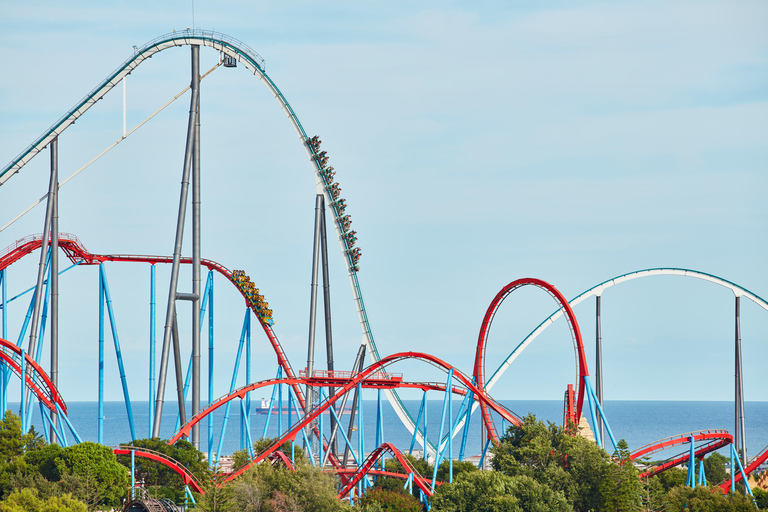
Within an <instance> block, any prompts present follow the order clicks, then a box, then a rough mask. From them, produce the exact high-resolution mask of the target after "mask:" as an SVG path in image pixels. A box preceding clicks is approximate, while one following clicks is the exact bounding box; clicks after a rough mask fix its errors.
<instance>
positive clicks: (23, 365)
mask: <svg viewBox="0 0 768 512" xmlns="http://www.w3.org/2000/svg"><path fill="white" fill-rule="evenodd" d="M20 366H21V410H20V411H19V417H20V418H21V432H22V433H25V432H26V431H27V428H26V423H27V415H26V410H25V409H24V408H25V407H26V406H27V400H26V399H25V397H24V392H25V391H26V390H27V361H26V359H24V349H21V364H20Z"/></svg>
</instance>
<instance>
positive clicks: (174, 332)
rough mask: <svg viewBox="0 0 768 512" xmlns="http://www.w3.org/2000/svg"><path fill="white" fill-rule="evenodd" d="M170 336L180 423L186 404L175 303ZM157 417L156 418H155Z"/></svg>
mask: <svg viewBox="0 0 768 512" xmlns="http://www.w3.org/2000/svg"><path fill="white" fill-rule="evenodd" d="M171 338H172V339H173V362H174V367H175V368H176V400H177V401H178V402H179V417H180V418H181V424H182V425H183V424H184V423H186V422H187V412H186V408H187V404H186V401H185V400H184V382H182V376H181V375H182V373H181V347H180V346H179V324H178V322H177V320H176V305H175V304H174V305H173V320H172V324H171ZM155 419H157V418H155ZM155 437H157V436H155Z"/></svg>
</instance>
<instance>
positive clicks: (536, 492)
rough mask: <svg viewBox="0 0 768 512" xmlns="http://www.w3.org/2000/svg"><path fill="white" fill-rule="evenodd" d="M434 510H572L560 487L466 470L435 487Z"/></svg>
mask: <svg viewBox="0 0 768 512" xmlns="http://www.w3.org/2000/svg"><path fill="white" fill-rule="evenodd" d="M432 509H433V510H434V511H435V512H506V511H511V512H548V511H554V512H560V511H562V512H566V511H571V510H573V509H572V508H571V506H570V504H569V503H568V501H567V500H566V498H565V496H564V495H563V493H562V492H560V491H553V490H552V489H551V488H549V487H548V486H546V485H544V484H541V483H539V482H537V481H536V480H534V479H533V478H531V477H529V476H527V475H516V476H507V475H504V474H502V473H500V472H498V471H474V472H465V473H462V474H461V475H459V476H458V478H456V479H455V480H454V482H453V484H443V485H441V486H440V487H438V489H437V492H436V493H435V494H434V496H433V498H432Z"/></svg>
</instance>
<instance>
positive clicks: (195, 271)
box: [190, 45, 250, 450]
mask: <svg viewBox="0 0 768 512" xmlns="http://www.w3.org/2000/svg"><path fill="white" fill-rule="evenodd" d="M192 87H194V88H195V89H197V104H196V105H195V130H194V131H195V138H194V147H193V150H192V295H194V296H195V299H194V300H193V301H192V416H194V415H196V414H197V413H199V412H200V301H201V300H202V297H201V294H200V47H199V46H197V45H193V46H192ZM249 382H250V381H249ZM248 412H249V413H250V409H248ZM190 436H191V437H192V444H193V445H194V447H195V448H197V449H198V450H199V449H200V424H199V423H198V424H195V426H193V427H192V431H191V432H190Z"/></svg>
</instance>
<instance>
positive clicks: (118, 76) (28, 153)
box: [0, 29, 434, 451]
mask: <svg viewBox="0 0 768 512" xmlns="http://www.w3.org/2000/svg"><path fill="white" fill-rule="evenodd" d="M182 46H207V47H210V48H213V49H214V50H216V51H219V52H221V53H222V54H224V55H226V56H228V57H230V58H232V59H234V60H235V61H237V62H240V63H241V64H242V65H243V67H245V68H246V69H248V70H249V71H251V72H252V73H253V74H254V75H255V76H256V77H258V78H259V80H260V81H261V82H262V83H263V84H264V85H265V86H266V87H267V89H268V90H269V91H270V93H271V94H272V95H273V96H274V98H275V99H276V100H277V102H278V104H279V105H280V108H281V109H282V110H283V112H285V114H286V116H287V117H288V119H289V121H290V123H291V125H292V126H293V128H294V130H295V131H296V134H297V135H298V137H299V139H300V140H301V143H302V146H303V147H304V150H305V152H306V154H307V157H308V158H309V160H310V163H311V165H312V168H313V171H314V175H315V185H316V189H317V192H318V193H322V194H323V195H324V196H325V202H326V204H331V203H332V202H333V197H332V196H331V194H330V192H329V190H328V188H326V187H325V186H324V185H323V183H324V181H323V176H322V171H323V169H322V165H321V163H320V162H319V161H318V160H317V158H316V157H315V153H314V150H313V148H312V144H311V140H312V139H311V138H310V137H309V136H308V135H307V133H306V131H305V130H304V127H303V126H302V124H301V122H300V121H299V118H298V116H297V115H296V113H295V112H294V110H293V108H292V107H291V105H290V104H289V103H288V100H287V99H286V98H285V96H284V95H283V93H282V92H281V91H280V89H279V88H278V87H277V85H276V84H275V82H274V81H273V80H272V79H271V78H270V77H269V75H267V73H266V71H265V66H264V59H263V58H261V56H260V55H259V54H258V53H256V52H255V51H254V50H253V49H252V48H250V47H249V46H248V45H246V44H245V43H243V42H242V41H239V40H237V39H235V38H233V37H231V36H228V35H226V34H221V33H218V32H214V31H211V30H202V29H192V30H189V29H187V30H184V31H180V32H176V31H174V32H172V33H169V34H164V35H162V36H159V37H156V38H155V39H153V40H151V41H149V42H147V43H145V44H144V45H142V46H140V47H138V48H137V49H135V50H134V52H133V54H132V55H131V56H130V57H129V58H128V59H126V60H125V61H124V62H123V63H122V64H121V65H120V66H118V67H117V69H115V70H114V71H113V72H112V73H110V74H109V75H108V76H107V77H106V78H105V79H104V80H103V81H102V82H101V83H100V84H99V85H97V86H96V87H95V88H94V89H93V90H92V91H91V92H89V93H88V94H87V95H86V96H85V97H84V98H83V99H82V100H80V101H79V102H78V103H77V104H75V106H74V107H72V108H71V109H70V110H69V111H68V112H67V113H66V114H64V115H63V116H62V117H61V118H60V119H59V120H58V121H56V122H55V123H54V124H53V125H52V126H51V127H50V128H49V129H48V130H46V131H45V132H44V133H43V134H42V135H40V136H39V137H38V138H37V139H36V140H35V141H34V142H33V143H32V144H30V145H29V146H28V147H27V148H26V149H25V150H24V151H22V152H21V153H20V154H19V155H18V156H16V158H14V159H13V160H11V162H9V163H8V164H7V165H6V166H5V167H3V168H2V169H1V170H0V186H2V185H3V184H4V183H5V182H6V181H8V180H9V179H10V178H11V177H12V176H13V175H14V174H16V173H17V172H19V171H20V170H21V169H22V168H23V167H24V166H25V165H26V164H27V163H28V162H29V161H31V160H32V159H33V158H34V157H35V156H36V155H37V154H39V153H40V152H41V151H42V150H43V149H44V148H45V147H46V146H47V145H48V144H49V143H50V142H51V141H52V140H53V139H55V138H56V137H58V136H59V135H60V134H61V133H63V132H64V131H65V130H66V129H67V128H68V127H70V126H72V125H73V124H74V123H75V121H76V120H77V119H79V118H80V117H81V116H83V114H85V112H87V111H88V110H89V109H90V108H91V107H92V106H93V105H95V104H96V103H97V102H98V101H99V100H101V99H102V98H103V97H104V96H105V95H106V94H107V93H108V92H109V91H111V90H112V89H113V88H114V87H115V86H117V85H118V84H119V83H120V82H121V81H122V80H123V78H125V77H126V76H127V75H129V74H130V73H131V72H132V71H134V70H135V69H136V68H137V67H138V66H139V65H140V64H141V63H142V62H144V61H145V60H147V59H149V58H151V57H152V56H153V55H155V54H156V53H158V52H161V51H163V50H167V49H170V48H177V47H182ZM333 225H334V229H335V231H336V236H337V239H338V242H339V247H340V248H341V251H342V254H343V255H344V262H345V265H346V268H347V275H348V277H349V283H350V286H351V287H352V294H353V296H354V301H355V308H356V310H357V316H358V320H359V321H360V326H361V328H362V331H363V340H364V343H365V344H366V346H367V347H368V355H369V357H370V358H371V360H372V361H373V362H376V361H378V360H380V359H381V356H380V354H379V350H378V348H377V346H376V342H375V341H374V338H373V331H372V330H371V326H370V323H369V321H368V313H367V312H366V310H365V302H364V301H363V293H362V290H361V288H360V281H359V279H358V275H357V270H356V267H355V265H353V263H352V260H351V258H350V257H349V256H348V254H347V253H346V251H347V242H346V241H345V237H344V235H345V233H344V232H343V231H342V229H341V226H340V223H339V222H334V223H333ZM263 327H264V326H263ZM264 329H265V332H266V331H267V329H266V327H264ZM267 336H268V337H270V342H272V338H271V336H270V334H269V333H267ZM278 359H283V360H284V362H285V364H286V365H287V364H288V363H287V360H285V359H284V355H281V354H278ZM385 394H386V396H387V399H388V400H389V402H390V403H391V404H392V407H393V409H394V410H395V413H396V414H397V416H398V417H399V418H400V420H401V421H402V422H403V425H404V426H405V427H406V429H408V430H409V431H410V432H411V433H413V432H414V430H417V429H416V425H415V422H414V420H413V418H412V417H411V415H410V414H409V413H408V410H407V409H406V408H405V405H404V404H403V402H402V400H401V399H400V397H399V396H398V395H397V393H396V392H395V391H394V390H386V391H385ZM297 397H301V396H300V395H298V394H297ZM301 398H302V403H303V397H301ZM416 439H417V440H418V441H419V442H420V443H422V444H424V447H425V449H427V450H431V451H434V447H433V446H431V445H430V444H429V443H428V441H427V440H425V439H424V437H423V435H422V433H421V432H416Z"/></svg>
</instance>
